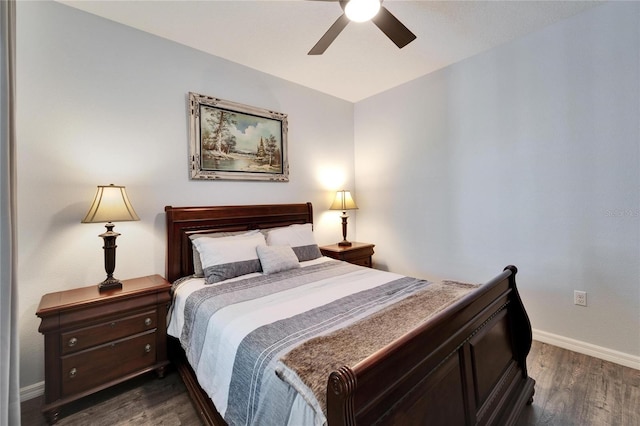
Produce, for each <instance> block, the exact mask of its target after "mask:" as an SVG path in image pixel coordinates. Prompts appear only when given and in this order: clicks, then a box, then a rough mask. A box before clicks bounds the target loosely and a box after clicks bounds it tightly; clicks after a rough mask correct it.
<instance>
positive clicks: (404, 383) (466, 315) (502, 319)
mask: <svg viewBox="0 0 640 426" xmlns="http://www.w3.org/2000/svg"><path fill="white" fill-rule="evenodd" d="M165 213H166V220H167V253H168V255H167V279H168V280H169V281H171V282H175V281H177V282H185V281H186V282H188V283H189V284H186V286H187V287H188V286H194V288H195V286H196V284H195V283H193V282H192V281H190V279H185V278H184V277H189V276H191V275H193V274H194V261H193V259H194V257H193V248H192V247H193V243H192V240H194V239H195V238H196V237H197V236H201V235H205V234H215V233H245V232H246V233H249V232H250V231H252V230H267V229H273V228H276V229H278V228H285V227H290V226H291V225H294V226H302V225H306V226H308V224H311V225H312V224H313V209H312V205H311V204H310V203H300V204H273V205H247V206H213V207H171V206H167V207H166V208H165ZM247 238H253V237H247ZM300 265H303V266H304V267H300V268H299V270H300V271H303V270H304V271H305V274H321V275H320V276H322V277H325V275H322V274H328V273H329V272H327V271H329V270H332V271H333V270H335V271H343V272H344V276H354V277H359V279H358V280H355V281H357V282H358V284H356V285H362V286H364V287H363V288H365V287H366V288H367V291H369V290H368V289H369V288H368V287H367V281H368V280H370V279H377V278H375V276H371V277H370V276H369V275H366V274H369V273H374V272H373V271H372V272H369V271H365V270H367V269H368V268H362V267H359V266H354V265H350V264H349V265H348V264H346V263H345V262H339V261H335V260H329V261H324V260H323V259H316V260H311V261H309V262H302V261H301V262H300ZM350 268H359V269H360V270H355V269H350ZM309 271H312V272H309ZM379 272H382V271H379ZM292 273H293V272H292ZM295 273H296V274H297V273H299V272H297V271H296V272H295ZM300 273H301V272H300ZM331 273H334V272H331ZM335 273H338V272H335ZM340 273H342V272H340ZM516 273H517V269H516V267H515V266H507V267H506V268H504V270H503V271H502V272H501V273H500V274H498V275H497V276H496V277H494V278H493V279H491V280H489V281H488V282H486V283H485V284H482V285H479V286H477V288H473V289H471V290H470V291H467V290H464V291H465V292H466V293H462V294H463V296H462V297H460V298H458V299H456V300H454V301H453V302H449V304H448V305H446V307H444V308H441V310H436V311H434V312H433V313H430V314H429V317H428V319H427V320H422V321H420V322H418V323H417V325H415V326H413V328H411V329H409V330H407V331H403V332H402V334H401V335H399V336H396V337H394V338H393V340H392V341H390V342H387V343H385V344H384V345H383V346H382V347H380V348H378V349H376V350H375V351H373V352H372V353H369V354H367V356H365V357H364V358H362V359H359V361H358V362H355V363H353V364H350V365H349V364H348V365H340V363H339V361H335V360H328V362H329V363H330V364H331V365H332V367H331V369H330V370H327V374H326V377H324V376H323V377H322V387H323V388H322V389H321V390H320V391H318V390H317V389H316V393H315V395H316V397H317V400H321V402H322V404H321V408H322V409H323V412H322V413H321V414H320V417H321V420H322V419H324V421H326V422H327V423H328V424H329V425H330V426H334V425H356V424H363V425H371V424H403V425H404V424H420V425H424V424H429V425H457V424H459V425H472V424H480V425H512V424H515V423H516V421H517V419H518V416H519V414H520V412H521V410H522V408H523V407H524V406H525V404H527V403H529V404H530V403H531V402H532V401H533V393H534V383H535V382H534V380H533V379H532V378H530V377H529V376H528V374H527V364H526V358H527V354H528V353H529V350H530V348H531V339H532V337H531V326H530V323H529V319H528V316H527V313H526V311H525V309H524V306H523V304H522V301H521V299H520V296H519V294H518V290H517V288H516V281H515V276H516ZM279 274H280V273H277V274H273V275H272V277H275V276H276V275H279ZM259 275H266V274H257V275H256V276H255V278H246V279H245V278H244V277H240V278H237V279H243V280H244V281H242V282H243V283H245V282H246V283H253V281H252V280H258V281H259V280H261V279H264V278H261V277H258V276H259ZM392 278H394V280H392V281H393V283H395V282H396V280H395V277H392ZM339 279H345V278H339ZM406 279H407V280H408V279H409V278H406ZM231 281H233V280H231ZM222 284H225V285H226V283H225V282H224V281H223V282H222ZM222 284H221V285H222ZM445 284H447V285H449V283H445ZM451 284H453V285H454V286H456V285H457V287H458V288H461V287H464V284H457V283H451ZM198 285H199V284H198ZM278 285H280V284H278ZM349 285H350V284H349ZM349 285H344V284H343V285H342V286H343V287H348V286H349ZM385 285H387V284H385ZM389 285H390V284H389ZM412 285H413V284H412ZM416 285H418V284H416ZM209 287H212V286H209ZM221 288H222V287H221ZM335 288H337V289H339V288H341V287H339V286H337V287H335ZM429 288H431V287H429ZM447 288H448V287H447ZM219 291H222V290H219ZM421 291H422V290H421ZM363 292H364V290H363ZM363 292H361V293H358V294H362V293H363ZM388 293H393V292H388ZM366 294H369V293H366ZM420 294H422V293H420ZM412 297H413V296H412ZM408 299H411V300H418V299H413V298H408ZM265 300H266V299H265ZM269 300H271V299H269ZM198 303H200V302H198ZM260 303H261V304H262V303H264V301H261V302H260ZM197 306H200V305H197ZM261 306H262V305H261ZM391 306H392V307H389V306H386V307H385V308H384V309H383V311H385V312H386V311H389V310H392V308H393V307H394V306H395V305H391ZM174 308H175V307H174ZM189 312H191V311H189ZM225 312H226V311H225ZM426 315H427V314H425V316H426ZM192 316H195V314H194V315H192ZM360 321H361V319H358V320H357V321H356V322H358V324H360ZM384 321H387V320H386V319H385V320H384ZM205 328H206V327H205ZM350 330H351V329H350ZM396 332H397V331H396ZM333 333H334V334H335V333H339V331H334V332H333ZM174 334H176V333H175V332H174ZM369 334H371V333H369ZM373 334H376V333H373ZM330 336H333V334H330ZM220 339H221V340H218V342H226V341H227V340H228V339H227V340H225V339H223V338H222V337H220ZM319 339H320V340H319V342H316V340H318V339H311V342H305V343H304V345H307V343H314V342H316V344H324V343H323V341H322V339H321V338H319ZM201 340H202V339H201ZM169 341H170V354H171V359H172V362H173V363H174V365H175V366H176V368H177V370H178V372H179V373H180V375H181V376H182V379H183V381H184V383H185V385H186V387H187V389H188V391H189V394H190V397H191V399H192V402H193V403H194V405H195V406H196V407H197V409H198V412H199V414H200V417H201V419H202V420H203V422H204V423H205V424H208V425H224V424H227V423H226V422H225V420H224V418H223V416H222V415H221V414H220V412H219V410H218V408H217V407H216V405H214V403H213V402H212V400H211V398H210V394H211V386H212V385H211V384H209V385H208V386H209V388H208V390H205V389H204V388H206V387H207V386H205V385H204V384H201V383H200V381H202V377H200V381H199V379H198V374H197V372H196V371H194V368H195V369H196V370H198V369H200V367H197V368H196V367H192V365H190V363H189V361H188V359H189V357H190V355H189V350H185V348H184V344H183V343H181V342H180V341H179V339H178V338H171V337H170V338H169ZM333 344H334V345H335V344H336V343H335V342H333ZM304 345H299V346H297V347H296V349H295V350H291V352H287V354H286V356H283V357H282V358H279V360H278V361H277V362H278V363H279V365H280V364H282V363H283V362H284V363H285V364H284V367H282V369H283V370H284V371H283V370H282V369H281V370H277V371H275V376H277V378H276V379H277V380H271V379H268V380H271V381H273V382H279V381H281V382H284V385H282V386H285V387H286V386H290V387H291V388H296V386H295V385H292V384H291V383H292V382H291V381H288V382H287V381H286V380H285V379H286V377H288V376H287V369H288V368H289V367H290V369H292V370H293V371H294V372H297V373H300V370H296V368H297V367H299V366H300V365H302V364H304V362H308V360H303V361H300V362H301V363H302V364H295V356H294V355H296V354H297V355H298V356H300V354H302V355H304V353H305V351H307V349H308V350H310V351H318V350H322V347H321V346H320V347H318V346H316V347H314V346H309V347H307V346H304ZM222 346H225V345H220V347H222ZM215 350H216V351H217V350H218V349H215ZM333 350H335V349H332V351H333ZM214 352H215V351H214ZM336 352H339V350H336ZM313 353H316V352H313ZM292 354H294V355H292ZM280 355H282V354H280ZM280 355H278V356H280ZM191 357H193V355H191ZM291 358H293V359H294V361H291ZM345 359H349V358H348V357H347V358H345ZM331 361H335V362H331ZM274 362H275V361H274ZM288 362H292V364H287V363H288ZM229 365H232V364H229ZM234 368H235V367H234ZM279 368H280V367H279ZM323 368H326V366H324V367H323ZM312 369H314V370H317V371H320V372H322V371H324V370H323V369H321V368H317V366H313V367H312ZM234 371H235V370H234ZM234 374H235V373H234ZM265 374H266V373H265ZM300 374H301V375H302V373H300ZM272 376H274V374H273V373H271V376H269V377H272ZM293 376H296V374H293ZM283 377H284V378H283ZM296 377H297V376H296ZM301 377H302V376H301ZM298 378H299V377H298ZM252 380H253V379H252ZM263 380H267V379H263ZM305 380H306V378H305ZM309 380H310V379H309ZM316 380H317V378H316ZM303 382H304V383H303V384H302V386H303V388H304V384H305V383H307V384H308V382H306V381H304V380H303ZM278 386H281V384H280V385H278ZM203 387H204V388H203ZM309 387H312V386H311V385H309ZM298 390H299V389H297V388H296V389H293V390H292V392H294V393H295V392H297V391H298ZM293 398H295V399H296V400H297V401H306V402H307V403H308V404H306V405H314V404H316V402H317V401H316V399H314V397H313V393H312V394H311V396H309V395H308V394H306V395H303V397H300V395H298V396H295V397H293ZM310 401H311V402H310ZM296 404H297V403H296ZM316 405H317V404H316ZM227 408H228V407H225V410H227V412H228V411H229V409H227ZM307 408H309V407H305V409H307ZM263 409H264V407H263ZM274 410H275V409H274ZM323 415H324V417H323ZM258 418H259V417H258ZM305 418H306V417H304V416H302V417H300V416H298V415H297V414H296V415H292V417H290V418H288V421H287V422H288V424H296V423H298V422H300V421H301V420H300V419H305ZM255 419H256V418H255V417H254V418H253V420H251V421H248V422H249V423H251V422H253V423H260V421H256V420H255ZM314 421H315V422H317V421H318V417H315V420H314ZM287 422H284V423H287ZM309 422H310V421H309ZM232 423H235V422H232ZM304 423H305V424H306V423H308V422H307V421H305V422H304ZM278 424H280V423H279V422H278Z"/></svg>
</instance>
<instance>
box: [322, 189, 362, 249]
mask: <svg viewBox="0 0 640 426" xmlns="http://www.w3.org/2000/svg"><path fill="white" fill-rule="evenodd" d="M357 208H358V206H357V205H356V202H355V201H353V198H352V197H351V192H349V191H345V190H344V189H343V190H342V191H338V192H336V198H335V200H333V203H332V204H331V207H329V210H342V215H341V216H340V217H341V218H342V241H340V242H339V243H338V245H339V246H343V247H349V246H351V243H350V242H349V241H347V218H348V217H349V216H347V210H356V209H357Z"/></svg>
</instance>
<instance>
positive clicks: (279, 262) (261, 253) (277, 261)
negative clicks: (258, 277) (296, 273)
mask: <svg viewBox="0 0 640 426" xmlns="http://www.w3.org/2000/svg"><path fill="white" fill-rule="evenodd" d="M257 251H258V258H259V259H260V264H261V265H262V272H263V273H265V274H267V275H268V274H275V273H276V272H282V271H288V270H289V269H294V268H299V267H300V262H298V256H296V254H295V253H294V252H293V249H292V248H291V247H289V246H258V247H257Z"/></svg>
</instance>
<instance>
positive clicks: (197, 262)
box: [189, 229, 260, 278]
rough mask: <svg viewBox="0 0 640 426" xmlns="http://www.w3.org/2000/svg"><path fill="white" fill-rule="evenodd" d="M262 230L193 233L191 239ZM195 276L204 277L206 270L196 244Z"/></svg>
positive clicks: (246, 233) (194, 247) (251, 233)
mask: <svg viewBox="0 0 640 426" xmlns="http://www.w3.org/2000/svg"><path fill="white" fill-rule="evenodd" d="M258 232H260V231H259V230H258V229H254V230H253V231H222V232H212V233H210V234H193V235H189V239H191V241H193V240H195V239H197V238H203V237H208V238H222V237H231V236H234V235H253V234H256V233H258ZM192 246H193V250H192V251H193V276H194V277H198V278H202V277H204V271H203V270H202V261H200V253H199V252H198V249H197V248H196V246H195V245H193V244H192Z"/></svg>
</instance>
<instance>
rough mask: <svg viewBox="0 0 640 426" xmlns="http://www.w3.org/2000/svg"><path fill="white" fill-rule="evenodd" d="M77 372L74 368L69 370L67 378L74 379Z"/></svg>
mask: <svg viewBox="0 0 640 426" xmlns="http://www.w3.org/2000/svg"><path fill="white" fill-rule="evenodd" d="M77 372H78V370H76V369H75V368H72V369H71V370H69V377H70V378H72V379H74V378H75V377H76V373H77Z"/></svg>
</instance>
